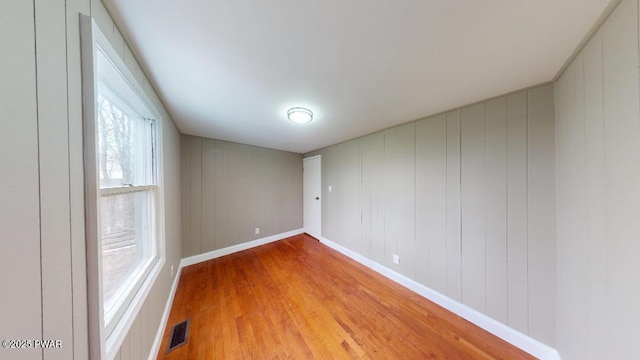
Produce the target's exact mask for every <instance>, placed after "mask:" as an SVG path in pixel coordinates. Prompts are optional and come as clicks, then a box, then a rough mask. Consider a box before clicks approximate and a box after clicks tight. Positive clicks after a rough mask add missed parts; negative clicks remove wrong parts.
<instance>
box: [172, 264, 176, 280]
mask: <svg viewBox="0 0 640 360" xmlns="http://www.w3.org/2000/svg"><path fill="white" fill-rule="evenodd" d="M173 270H174V268H173V265H171V279H173V275H175V273H174V272H173Z"/></svg>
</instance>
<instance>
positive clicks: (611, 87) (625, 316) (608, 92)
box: [602, 0, 640, 359]
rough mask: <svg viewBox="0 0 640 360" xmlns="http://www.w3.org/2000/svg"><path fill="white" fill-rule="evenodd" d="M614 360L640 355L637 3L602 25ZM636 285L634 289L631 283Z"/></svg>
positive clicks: (629, 0)
mask: <svg viewBox="0 0 640 360" xmlns="http://www.w3.org/2000/svg"><path fill="white" fill-rule="evenodd" d="M602 31H603V33H602V36H603V44H604V45H603V69H604V71H603V73H604V84H603V85H604V86H603V87H604V114H605V123H604V141H605V173H606V179H605V181H606V195H605V196H606V214H607V231H606V236H607V241H608V242H607V246H608V247H607V250H608V251H607V256H608V259H607V260H608V261H607V263H608V275H609V277H608V280H609V282H608V285H609V294H608V295H609V304H608V305H609V308H610V309H611V311H610V312H609V320H610V322H611V323H610V327H609V333H608V335H609V339H608V340H609V342H610V346H609V354H608V355H609V357H610V358H614V359H615V358H617V359H621V358H624V357H625V356H628V355H629V354H634V353H637V339H638V335H639V332H638V328H637V324H638V323H640V309H639V308H638V304H639V303H640V286H637V283H638V282H637V274H638V273H640V261H638V259H639V258H640V241H638V239H639V238H640V221H638V214H640V120H639V117H640V115H639V114H640V109H639V108H638V106H639V103H638V99H639V98H640V94H639V90H638V1H635V0H623V1H622V2H621V3H620V5H619V6H618V9H616V11H615V12H614V13H613V14H612V15H611V17H610V18H609V20H608V21H607V22H606V23H605V25H604V27H603V30H602ZM632 284H633V285H632Z"/></svg>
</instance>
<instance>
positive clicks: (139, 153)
mask: <svg viewBox="0 0 640 360" xmlns="http://www.w3.org/2000/svg"><path fill="white" fill-rule="evenodd" d="M98 107H99V113H98V157H99V159H98V160H99V164H98V165H99V172H100V187H101V188H108V187H120V186H126V185H149V184H152V183H153V177H152V176H151V174H152V169H151V163H152V162H151V160H152V158H153V157H152V156H153V155H152V153H151V151H152V144H153V142H152V137H151V131H152V126H151V122H150V121H148V120H145V119H143V118H140V117H139V116H137V115H136V114H132V113H130V112H129V113H128V112H126V111H124V110H122V108H120V107H119V106H118V105H117V102H115V101H113V96H112V97H111V98H109V97H107V96H105V94H104V93H100V94H99V95H98Z"/></svg>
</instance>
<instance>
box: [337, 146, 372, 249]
mask: <svg viewBox="0 0 640 360" xmlns="http://www.w3.org/2000/svg"><path fill="white" fill-rule="evenodd" d="M343 156H344V157H343V161H342V170H341V171H340V178H341V179H340V183H341V187H342V189H343V190H344V191H343V192H342V196H341V201H342V208H343V209H344V212H343V213H342V216H341V218H340V221H341V223H342V224H341V226H340V233H341V234H342V236H343V242H344V245H346V246H349V247H350V248H352V249H355V250H356V251H358V253H363V252H364V249H365V248H366V247H367V246H365V245H364V244H363V243H362V237H361V229H362V216H361V215H362V210H361V208H360V189H361V187H362V186H361V185H362V183H361V179H360V176H361V168H362V167H361V165H360V148H359V141H357V140H353V141H349V142H347V143H345V144H344V153H343Z"/></svg>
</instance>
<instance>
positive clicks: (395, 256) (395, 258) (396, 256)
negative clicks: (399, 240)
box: [393, 254, 400, 264]
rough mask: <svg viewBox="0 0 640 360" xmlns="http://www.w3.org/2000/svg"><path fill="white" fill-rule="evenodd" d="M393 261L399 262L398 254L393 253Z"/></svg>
mask: <svg viewBox="0 0 640 360" xmlns="http://www.w3.org/2000/svg"><path fill="white" fill-rule="evenodd" d="M393 263H394V264H400V256H398V255H396V254H393Z"/></svg>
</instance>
